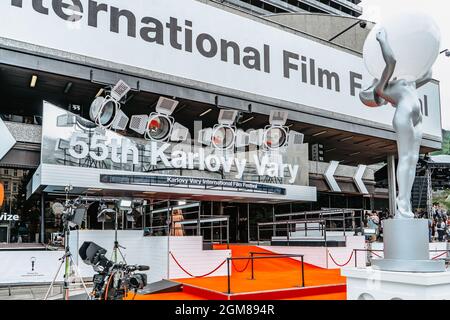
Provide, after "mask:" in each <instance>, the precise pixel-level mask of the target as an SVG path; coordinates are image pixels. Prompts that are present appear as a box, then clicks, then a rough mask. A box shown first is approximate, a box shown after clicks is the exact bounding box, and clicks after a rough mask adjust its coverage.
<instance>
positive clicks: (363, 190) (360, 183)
mask: <svg viewBox="0 0 450 320" xmlns="http://www.w3.org/2000/svg"><path fill="white" fill-rule="evenodd" d="M366 168H367V166H365V165H362V164H360V165H359V166H358V170H356V174H355V175H354V176H353V181H354V182H355V184H356V187H357V188H358V190H359V192H360V193H362V194H368V193H369V191H367V188H366V185H365V184H364V182H363V181H362V178H363V176H364V172H366Z"/></svg>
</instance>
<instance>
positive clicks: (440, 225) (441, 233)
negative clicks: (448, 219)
mask: <svg viewBox="0 0 450 320" xmlns="http://www.w3.org/2000/svg"><path fill="white" fill-rule="evenodd" d="M436 231H437V234H438V241H439V242H442V241H444V235H445V222H444V220H443V219H442V218H440V217H439V218H438V221H437V225H436Z"/></svg>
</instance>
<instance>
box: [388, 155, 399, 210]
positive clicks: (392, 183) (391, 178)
mask: <svg viewBox="0 0 450 320" xmlns="http://www.w3.org/2000/svg"><path fill="white" fill-rule="evenodd" d="M387 166H388V167H387V171H388V188H389V212H390V213H391V214H393V215H395V211H396V205H395V200H396V198H397V180H396V174H395V172H396V169H395V156H394V155H389V156H388V157H387Z"/></svg>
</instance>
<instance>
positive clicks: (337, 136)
mask: <svg viewBox="0 0 450 320" xmlns="http://www.w3.org/2000/svg"><path fill="white" fill-rule="evenodd" d="M105 2H108V1H105ZM112 2H113V1H111V3H108V4H106V3H105V5H104V6H103V9H102V10H100V11H101V12H100V11H99V10H97V11H96V10H95V8H94V9H92V6H89V5H88V4H89V3H88V1H79V3H81V4H82V8H81V7H78V8H75V9H78V10H75V9H74V12H72V14H71V15H67V14H62V13H61V12H63V11H62V10H58V7H57V6H56V9H55V8H46V9H48V14H43V13H42V12H39V11H42V10H38V11H36V9H35V8H34V7H33V6H31V5H30V4H26V3H25V2H24V3H23V4H19V2H17V1H13V2H9V1H4V2H2V3H1V4H0V12H3V13H4V14H6V16H7V17H8V18H7V19H4V20H1V21H0V74H1V77H0V84H1V86H2V88H4V89H5V90H4V91H5V96H4V100H3V104H2V105H1V106H0V113H1V114H2V115H4V117H3V120H4V122H5V123H6V127H7V128H8V130H9V131H10V132H11V133H12V134H13V136H14V138H15V140H16V141H17V143H16V145H15V146H14V147H13V148H12V150H11V151H10V152H9V153H8V154H6V155H5V157H4V158H2V159H0V168H2V169H4V170H5V169H6V170H11V169H10V168H14V167H16V168H17V167H18V166H20V167H21V168H24V169H31V170H32V171H33V172H32V173H33V177H32V178H30V181H29V182H28V184H27V198H28V201H30V202H31V203H32V204H33V205H34V206H35V207H36V208H37V209H38V210H39V211H40V221H39V230H40V241H41V242H48V241H49V239H51V238H52V236H51V234H53V233H55V232H58V231H60V228H61V217H60V214H58V213H57V210H55V209H54V208H55V203H64V201H65V199H66V197H70V198H71V199H78V198H79V199H81V200H80V201H81V202H82V203H83V204H84V205H87V204H89V205H90V207H89V209H87V212H86V217H85V219H84V220H85V222H83V224H82V226H81V227H82V228H89V229H105V228H106V229H108V228H112V227H113V224H112V222H111V221H106V222H105V221H103V222H102V221H99V219H98V214H99V212H100V211H101V210H100V208H104V206H114V203H115V202H117V201H119V200H120V199H132V201H134V202H135V203H137V204H139V205H138V206H137V207H133V208H131V209H133V210H130V212H131V213H133V214H135V217H134V219H131V218H130V217H129V215H128V216H127V213H128V211H126V210H121V213H120V214H121V218H120V219H119V226H120V228H121V229H145V228H150V231H149V232H150V233H152V234H164V233H166V234H168V232H170V231H167V229H166V227H167V226H168V225H172V224H173V225H176V224H177V223H178V226H179V225H183V226H184V227H183V233H186V234H190V235H192V234H201V235H203V236H204V237H205V238H207V239H209V240H210V241H216V240H217V239H221V240H222V239H224V238H225V237H226V238H228V239H229V240H231V241H237V242H249V241H255V240H256V239H257V235H258V232H257V224H258V223H260V222H270V221H274V220H275V216H276V215H277V214H286V213H290V214H292V213H300V212H305V211H314V210H321V209H323V208H353V209H357V210H359V211H362V210H370V209H379V210H380V209H383V208H386V207H388V206H389V203H388V193H387V190H386V189H385V188H379V187H378V186H377V185H376V181H375V172H376V170H377V169H378V168H379V167H380V166H379V163H383V162H387V159H388V158H391V159H392V157H393V156H394V155H395V154H396V142H395V132H394V130H393V128H392V125H391V119H392V116H393V112H394V111H393V110H392V109H390V108H388V107H382V108H380V109H378V110H370V109H368V108H365V107H364V106H363V105H362V104H361V102H360V101H359V98H358V91H359V90H360V89H361V88H362V87H363V85H364V83H368V82H370V81H369V80H370V78H369V75H368V74H367V72H366V71H365V67H364V63H363V60H362V55H361V48H362V44H363V43H364V39H365V37H366V36H367V33H368V32H369V31H370V28H371V25H370V24H365V25H364V26H362V25H359V20H358V19H355V18H353V17H354V16H355V15H356V14H348V15H347V16H334V15H330V14H329V13H331V14H333V12H331V11H333V10H331V9H328V11H324V12H322V13H326V14H318V15H311V14H302V13H301V12H294V13H288V14H287V13H283V14H280V15H272V16H270V18H268V17H259V16H257V15H255V14H254V12H249V11H243V10H240V9H236V8H235V7H232V6H230V5H228V4H224V3H223V4H222V3H220V2H218V1H206V0H202V1H197V0H183V1H182V2H181V5H180V1H178V0H152V1H148V0H139V1H138V0H137V1H133V2H125V1H123V2H122V4H121V7H120V8H117V7H115V6H114V5H113V4H112ZM242 2H243V3H244V1H242ZM256 2H257V1H254V2H252V3H256ZM269 2H270V3H274V4H275V3H278V5H279V6H281V5H280V3H285V4H286V5H287V4H289V5H290V6H294V5H295V4H296V3H299V2H294V1H290V2H289V3H287V2H283V1H264V3H269ZM302 2H303V3H306V2H308V3H311V8H312V7H313V4H315V6H316V9H317V10H319V9H320V5H319V4H322V6H327V7H329V8H333V6H334V5H335V4H337V3H341V5H342V7H344V4H346V3H347V2H348V1H327V2H326V3H325V2H323V1H321V2H319V1H302ZM114 3H115V4H116V3H118V1H114ZM248 3H249V2H247V4H248ZM258 3H259V2H258ZM348 3H351V2H348ZM354 5H357V3H355V4H354ZM349 6H350V5H349ZM350 7H351V6H350ZM142 8H145V9H146V10H142ZM97 9H98V8H97ZM188 9H189V10H188ZM52 10H53V11H52ZM89 10H91V11H89ZM323 10H325V9H323ZM336 10H337V9H336ZM311 11H312V9H310V10H309V12H311ZM46 12H47V11H46ZM284 12H293V11H284ZM334 14H337V13H334ZM352 16H353V17H352ZM205 17H208V18H205ZM30 20H33V21H36V27H37V28H39V30H36V34H31V33H30V32H29V30H25V29H24V28H23V26H24V25H27V22H29V21H30ZM127 22H128V23H127ZM218 22H220V23H218ZM358 25H359V26H358ZM21 26H22V27H21ZM349 27H351V28H349ZM346 29H347V30H348V32H345V33H342V35H340V36H339V37H337V38H336V34H338V33H341V32H342V31H345V30H346ZM50 35H51V36H50ZM69 36H70V39H71V41H67V39H68V37H69ZM332 38H335V39H333V40H332V41H330V40H331V39H332ZM98 39H102V41H98ZM86 43H89V45H85V44H86ZM105 48H110V49H111V50H109V49H108V50H105ZM336 61H339V63H336ZM119 80H122V81H124V82H125V83H127V84H128V85H129V86H130V90H129V91H128V92H127V93H126V95H125V97H123V99H120V103H119V105H120V111H121V113H119V112H118V109H115V111H116V112H117V114H122V113H123V114H124V117H122V119H125V118H127V119H128V120H130V121H127V124H126V125H125V126H118V127H117V128H113V129H111V128H107V129H105V128H101V127H99V126H94V125H93V122H96V121H97V122H98V120H99V119H98V118H96V117H92V116H91V115H90V111H91V109H92V103H93V101H94V100H95V99H96V98H99V97H105V98H106V97H108V96H109V95H110V94H111V92H112V91H113V89H114V88H113V87H114V86H115V85H116V84H117V83H118V81H119ZM119 83H120V82H119ZM420 96H421V99H422V107H423V113H424V131H425V135H424V139H423V141H422V150H421V152H422V153H424V154H425V153H428V152H431V151H434V150H438V149H440V147H441V128H440V127H439V126H437V125H436V123H440V101H439V83H438V82H437V81H433V82H432V83H430V84H428V85H427V86H425V87H423V88H421V92H420ZM161 99H162V100H161ZM165 102H168V103H169V104H172V105H173V106H174V110H171V113H170V114H164V113H163V115H164V116H163V115H161V112H160V111H161V109H160V107H161V106H163V105H165V104H164V103H165ZM166 106H167V105H166ZM224 110H225V111H226V110H231V111H232V114H234V115H235V117H234V118H233V121H232V123H231V125H229V127H227V128H228V129H227V128H224V127H223V130H222V131H220V133H221V134H222V137H221V139H222V140H220V141H222V142H224V143H225V142H226V141H227V138H226V137H227V132H228V133H229V132H234V133H235V135H234V137H237V136H238V132H239V135H240V136H241V137H244V138H243V140H242V141H244V142H242V143H243V144H244V149H241V150H237V147H236V150H235V149H233V151H235V152H234V153H233V155H232V157H231V158H226V157H223V158H221V157H220V156H219V157H216V156H215V154H214V152H213V151H214V150H213V149H214V148H213V144H214V145H217V143H218V142H217V141H219V140H217V141H214V143H211V139H209V141H206V142H205V140H208V139H207V138H205V136H204V135H200V132H203V134H204V133H205V132H219V131H214V130H215V129H217V128H218V127H219V126H220V125H222V126H223V123H220V121H221V120H224V113H223V111H224ZM274 111H275V112H278V113H287V119H285V122H283V123H282V125H281V129H280V128H276V130H277V131H276V134H274V137H278V138H280V137H281V136H282V133H283V132H284V133H286V136H288V135H289V134H288V132H289V133H292V135H291V137H292V138H291V139H286V141H288V140H290V141H291V142H292V144H291V145H289V144H286V148H287V149H285V150H286V153H285V154H282V155H281V156H280V157H279V158H277V159H278V160H276V161H275V160H273V161H272V160H268V159H269V158H267V157H265V156H268V157H269V156H271V154H270V152H267V149H271V148H270V146H271V145H269V144H268V143H266V144H265V145H264V143H263V142H254V145H257V148H254V149H252V148H251V147H250V146H249V145H250V143H249V142H248V143H245V137H246V135H245V134H243V133H242V132H247V133H248V134H249V136H250V133H249V132H251V133H252V136H256V140H253V141H259V140H264V141H266V142H267V137H268V132H269V131H268V130H273V128H271V127H273V126H274V123H273V122H272V121H273V120H274V119H273V117H271V115H272V114H273V112H274ZM155 114H158V115H159V118H158V119H159V120H155V119H156V118H154V117H155ZM16 117H23V118H20V119H28V120H27V121H25V120H24V121H21V122H17V121H15V120H14V119H16ZM17 119H18V118H17ZM139 119H145V120H142V121H143V123H144V125H143V127H142V126H139V124H138V123H137V121H138V120H139ZM152 119H153V120H152ZM163 119H166V120H167V121H166V120H163ZM132 120H135V121H132ZM150 120H151V121H150ZM225 120H226V119H225ZM275 120H276V119H275ZM197 122H201V126H200V128H199V127H198V124H197ZM131 123H133V128H134V129H131V127H130V124H131ZM166 123H171V124H172V125H175V123H176V124H177V131H175V132H178V133H180V132H185V133H187V134H186V138H185V141H184V142H185V143H175V142H174V141H169V143H168V145H165V144H163V145H158V144H157V143H156V144H154V143H153V142H155V141H153V140H152V139H151V138H152V135H158V134H162V133H163V132H164V130H163V129H164V128H165V124H166ZM117 124H119V123H117ZM97 125H98V123H97ZM149 128H152V130H151V131H149ZM183 128H185V129H186V131H184V129H183ZM140 129H143V130H140ZM203 129H205V130H206V131H202V130H203ZM207 129H211V130H212V131H211V130H210V131H208V130H207ZM227 130H229V131H227ZM172 132H174V131H172ZM258 132H263V133H264V132H265V135H264V134H263V135H262V139H259V138H258V135H259V133H258ZM271 132H274V131H271ZM144 133H146V134H148V135H150V137H148V136H147V137H146V136H145V135H144ZM80 134H81V135H80ZM175 136H176V137H175V138H177V137H179V135H178V136H177V135H175ZM187 136H188V137H187ZM286 136H284V137H285V138H286ZM219 138H220V137H219ZM232 140H233V139H232ZM233 141H237V140H233ZM239 141H241V140H239ZM280 141H281V140H280ZM164 142H168V141H164ZM271 143H272V142H271ZM263 147H264V148H265V149H264V148H263ZM190 148H194V152H191V149H190ZM195 148H197V149H195ZM195 150H197V151H195ZM199 150H201V151H199ZM227 150H228V149H227ZM172 151H174V152H178V153H174V152H172ZM202 152H204V153H205V156H204V157H201V156H195V154H196V153H198V154H201V153H202ZM264 152H266V153H264ZM267 153H269V154H267ZM152 154H153V155H156V156H155V157H153V156H152ZM255 155H256V157H255ZM174 158H180V159H181V160H179V161H180V162H177V161H178V160H177V159H174ZM183 159H194V160H192V166H190V164H189V161H188V160H186V161H184V160H183ZM226 159H231V161H232V163H230V162H227V160H226ZM243 159H247V162H245V161H244V160H243ZM270 159H273V158H270ZM263 162H264V163H265V166H263V165H262V163H263ZM186 163H187V164H186ZM199 163H200V164H199ZM262 167H264V168H263V169H261V168H262ZM280 168H281V169H280ZM270 169H271V170H270ZM9 173H10V171H8V174H9ZM179 210H181V211H182V214H183V215H184V218H183V219H184V220H183V221H180V220H177V222H174V221H172V220H171V217H170V213H172V212H174V211H176V212H177V215H178V216H179V214H180V213H179ZM177 219H179V217H178V218H177ZM223 221H226V222H227V223H228V227H229V228H227V229H228V232H226V231H224V228H223V227H222V226H215V227H214V223H219V222H223ZM172 222H174V223H172ZM192 222H194V224H191V225H190V223H192ZM200 222H201V223H202V224H201V225H200ZM204 226H205V228H203V227H204ZM157 228H160V229H157ZM340 228H344V229H345V226H342V225H341V226H340ZM30 229H34V228H30ZM175 233H176V232H175ZM227 234H228V235H227ZM29 239H35V237H30V238H29Z"/></svg>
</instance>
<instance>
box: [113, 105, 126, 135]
mask: <svg viewBox="0 0 450 320" xmlns="http://www.w3.org/2000/svg"><path fill="white" fill-rule="evenodd" d="M128 120H130V118H128V116H127V115H126V114H125V113H124V112H123V111H122V110H120V109H118V110H117V114H116V116H115V117H114V120H113V122H112V124H111V127H112V128H113V129H115V130H125V129H126V128H127V124H128Z"/></svg>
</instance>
